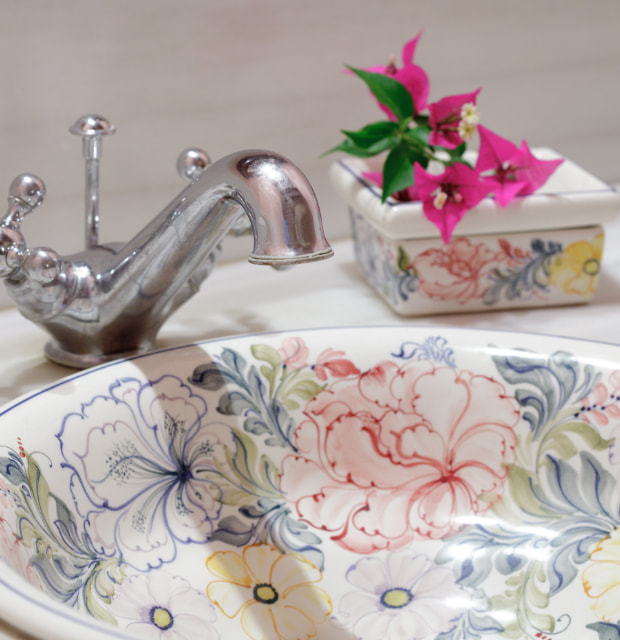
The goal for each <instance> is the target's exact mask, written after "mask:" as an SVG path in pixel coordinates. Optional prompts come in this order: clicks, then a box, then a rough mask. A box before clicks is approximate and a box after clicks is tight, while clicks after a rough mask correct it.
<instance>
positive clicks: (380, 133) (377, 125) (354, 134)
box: [342, 120, 398, 149]
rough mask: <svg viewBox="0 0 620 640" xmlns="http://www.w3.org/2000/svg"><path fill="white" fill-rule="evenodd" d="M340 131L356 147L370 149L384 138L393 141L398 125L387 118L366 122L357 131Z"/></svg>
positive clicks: (382, 141) (383, 140)
mask: <svg viewBox="0 0 620 640" xmlns="http://www.w3.org/2000/svg"><path fill="white" fill-rule="evenodd" d="M342 133H344V135H345V136H347V138H349V139H350V140H351V141H352V142H353V144H354V145H355V146H356V147H360V148H361V149H370V148H372V147H373V146H375V145H377V144H380V143H384V142H385V141H386V140H388V141H390V142H392V141H394V140H395V139H396V136H397V133H398V125H397V124H396V123H395V122H390V121H389V120H381V121H380V122H373V123H371V124H368V125H366V126H365V127H363V128H362V129H359V130H358V131H345V130H343V131H342Z"/></svg>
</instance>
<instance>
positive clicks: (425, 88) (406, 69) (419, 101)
mask: <svg viewBox="0 0 620 640" xmlns="http://www.w3.org/2000/svg"><path fill="white" fill-rule="evenodd" d="M421 36H422V33H421V32H420V33H418V35H417V36H416V37H415V38H413V40H409V42H407V43H406V44H405V45H404V46H403V50H402V54H401V55H402V61H403V66H402V68H400V69H399V68H398V67H397V66H396V62H395V61H394V60H392V61H390V63H389V64H388V65H387V66H375V67H369V68H367V69H366V71H372V72H373V73H382V74H384V75H386V76H390V77H392V78H394V80H398V81H399V82H400V83H401V84H403V85H404V86H405V88H406V89H407V91H409V93H410V94H411V98H412V99H413V108H414V112H415V113H419V112H420V111H422V110H423V109H424V108H425V107H426V101H427V100H428V94H429V87H430V85H429V81H428V76H427V75H426V72H425V71H424V69H422V67H419V66H418V65H417V64H413V56H414V54H415V50H416V47H417V44H418V40H419V39H420V37H421ZM379 106H380V107H381V109H382V110H383V111H384V112H385V113H386V114H387V115H388V117H389V118H390V119H391V120H396V117H395V116H394V114H393V113H392V112H391V111H390V109H388V108H387V107H386V106H385V105H382V104H379Z"/></svg>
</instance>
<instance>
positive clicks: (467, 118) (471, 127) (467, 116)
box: [428, 89, 481, 149]
mask: <svg viewBox="0 0 620 640" xmlns="http://www.w3.org/2000/svg"><path fill="white" fill-rule="evenodd" d="M480 91H481V89H477V90H476V91H472V92H471V93H461V94H459V95H455V96H447V97H445V98H442V99H441V100H438V101H437V102H433V103H432V104H429V105H428V111H429V118H428V124H429V126H430V127H431V128H432V131H431V132H430V134H429V138H428V141H429V142H430V144H432V145H439V146H442V147H446V149H454V148H455V147H458V146H459V145H461V144H463V142H468V141H469V140H471V138H472V136H473V134H474V132H475V131H476V125H477V124H478V109H477V107H476V98H477V96H478V94H479V93H480Z"/></svg>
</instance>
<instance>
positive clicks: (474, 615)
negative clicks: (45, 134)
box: [0, 327, 620, 640]
mask: <svg viewBox="0 0 620 640" xmlns="http://www.w3.org/2000/svg"><path fill="white" fill-rule="evenodd" d="M0 433H2V444H1V445H0V557H1V558H2V560H3V562H4V563H5V566H4V567H3V570H2V572H1V573H0V595H1V596H2V597H0V616H2V618H3V619H5V620H7V621H9V622H10V623H11V624H13V625H14V626H16V627H17V628H19V629H23V630H25V631H28V632H30V633H32V634H33V635H35V637H45V638H48V639H50V638H51V639H53V638H63V639H65V640H66V639H69V640H73V639H76V640H77V639H78V638H83V637H84V636H85V634H86V635H87V636H88V637H89V638H94V639H97V638H104V637H108V638H110V637H113V638H162V639H168V638H175V639H182V638H188V639H189V638H191V639H194V638H208V639H215V638H224V637H239V638H244V637H245V638H251V639H253V640H259V639H262V638H278V639H282V640H302V639H303V640H305V639H309V638H319V639H336V638H342V637H351V638H360V639H362V640H371V639H376V638H388V639H391V640H411V638H415V639H417V640H422V639H434V640H464V639H465V638H467V639H469V638H481V639H485V638H488V639H496V638H502V639H512V638H550V637H552V636H553V637H558V638H574V637H580V638H589V637H590V638H593V640H595V639H597V638H598V639H608V638H620V622H619V620H620V570H619V569H618V567H619V566H620V534H619V532H620V491H619V482H618V478H619V474H620V456H619V455H618V451H617V447H616V446H615V439H616V437H617V435H618V433H620V347H615V346H611V345H604V344H598V343H590V342H580V341H571V340H566V339H559V338H551V337H547V336H533V335H525V334H519V333H500V332H476V331H468V330H460V329H444V330H442V331H441V332H439V333H438V332H437V331H429V330H427V329H424V328H411V327H398V328H396V327H386V328H377V327H375V328H357V329H355V328H353V329H334V330H315V331H302V332H298V333H287V334H270V335H259V336H248V337H241V338H229V339H227V340H225V341H212V342H205V343H202V344H198V345H188V346H187V347H182V348H176V349H171V350H168V351H162V352H159V353H155V354H149V355H146V356H141V357H137V358H134V359H130V360H126V361H120V362H117V363H113V364H110V365H106V366H103V367H100V368H97V369H94V370H91V371H86V372H83V373H80V374H77V375H75V376H72V377H70V378H67V379H65V380H63V381H61V382H59V383H57V384H55V385H53V386H51V387H49V388H47V389H45V390H42V391H40V392H38V393H35V394H33V395H31V396H29V397H25V398H21V399H18V400H17V401H15V402H14V403H13V404H11V405H9V406H7V407H5V408H4V409H3V410H2V413H1V414H0ZM24 604H27V606H24ZM35 613H36V615H35Z"/></svg>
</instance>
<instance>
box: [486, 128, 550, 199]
mask: <svg viewBox="0 0 620 640" xmlns="http://www.w3.org/2000/svg"><path fill="white" fill-rule="evenodd" d="M479 131H480V152H479V154H478V161H477V162H476V171H478V173H480V174H481V175H483V179H484V180H485V181H486V182H488V183H489V184H490V185H492V191H493V195H494V196H495V199H496V200H497V202H498V204H499V205H500V206H502V207H505V206H506V205H507V204H508V203H509V202H510V201H511V200H513V199H514V198H515V197H516V196H518V195H527V194H530V193H534V191H536V190H537V189H539V188H540V187H542V185H543V184H545V182H547V180H548V179H549V177H550V176H551V174H552V173H553V172H554V171H555V170H556V169H557V167H558V166H559V165H560V164H562V160H539V159H538V158H536V157H535V156H534V155H533V154H532V152H531V151H530V149H529V147H528V146H527V142H526V141H525V140H523V142H522V143H521V148H519V147H517V146H516V145H514V144H513V143H512V142H510V140H506V139H505V138H502V137H501V136H498V135H497V134H496V133H493V132H492V131H490V130H489V129H487V128H486V127H483V126H480V127H479Z"/></svg>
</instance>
